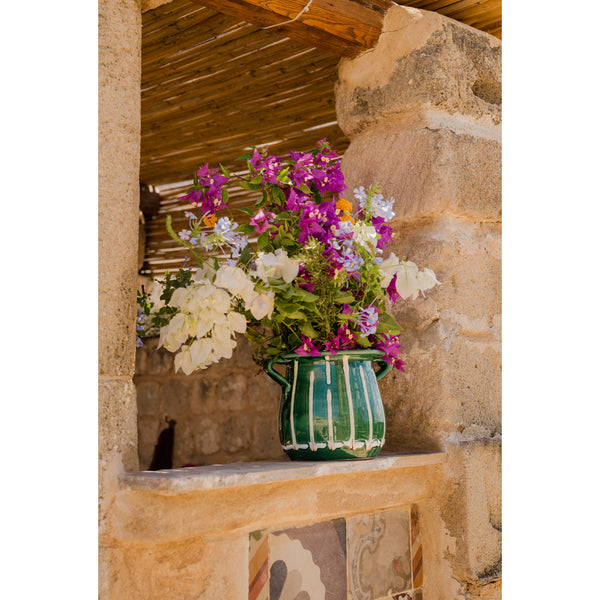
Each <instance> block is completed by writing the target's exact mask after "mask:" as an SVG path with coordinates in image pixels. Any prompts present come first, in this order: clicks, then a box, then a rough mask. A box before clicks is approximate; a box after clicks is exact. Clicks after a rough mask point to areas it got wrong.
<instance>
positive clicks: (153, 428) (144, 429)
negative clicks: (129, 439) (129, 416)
mask: <svg viewBox="0 0 600 600" xmlns="http://www.w3.org/2000/svg"><path fill="white" fill-rule="evenodd" d="M164 426H165V422H164V420H163V419H159V418H157V417H140V418H139V419H138V449H139V450H138V452H139V460H140V469H142V471H146V470H148V469H149V468H150V464H151V463H152V457H153V455H154V447H155V446H156V442H157V441H158V436H159V434H160V432H161V430H162V429H163V427H164Z"/></svg>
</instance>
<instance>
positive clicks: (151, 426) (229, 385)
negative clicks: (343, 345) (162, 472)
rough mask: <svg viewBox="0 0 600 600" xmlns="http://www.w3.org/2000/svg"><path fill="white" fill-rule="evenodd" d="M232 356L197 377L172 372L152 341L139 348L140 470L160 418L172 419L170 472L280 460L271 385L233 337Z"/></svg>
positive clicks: (275, 390) (246, 346)
mask: <svg viewBox="0 0 600 600" xmlns="http://www.w3.org/2000/svg"><path fill="white" fill-rule="evenodd" d="M237 343H238V346H237V347H236V348H235V350H234V354H233V356H232V357H231V358H230V359H228V360H225V359H224V360H222V361H221V362H219V363H218V364H216V365H211V366H210V367H208V368H207V369H205V370H203V371H197V372H195V373H192V374H191V375H184V374H183V373H182V372H181V371H179V373H175V369H174V367H173V357H174V354H173V353H171V352H169V351H167V350H165V349H164V348H161V349H160V350H157V346H158V338H149V339H147V340H145V342H144V346H143V347H142V348H138V350H137V359H136V374H135V377H134V382H135V384H136V387H137V399H138V436H139V437H138V444H139V459H140V469H147V468H148V467H149V466H150V463H151V461H152V455H153V452H154V447H155V445H156V443H157V439H158V436H159V433H160V431H162V430H163V429H164V428H165V427H166V424H165V415H168V416H169V418H170V419H175V420H176V421H177V424H176V425H175V441H174V447H173V467H174V468H176V467H181V466H183V465H185V464H190V463H191V464H195V465H210V464H216V463H233V462H246V461H251V460H274V459H281V458H284V457H285V454H284V453H283V451H282V450H281V446H280V444H279V437H278V435H279V434H278V431H279V430H278V424H277V419H278V411H279V396H280V392H281V388H280V386H278V385H277V384H276V383H275V382H274V381H273V380H272V379H270V378H269V377H268V376H267V375H266V374H265V373H264V372H263V371H262V370H261V369H259V368H258V366H257V365H256V363H254V362H253V360H252V346H251V345H250V343H249V342H248V341H247V340H246V339H245V338H244V337H243V336H238V337H237Z"/></svg>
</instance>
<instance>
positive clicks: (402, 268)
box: [396, 261, 419, 299]
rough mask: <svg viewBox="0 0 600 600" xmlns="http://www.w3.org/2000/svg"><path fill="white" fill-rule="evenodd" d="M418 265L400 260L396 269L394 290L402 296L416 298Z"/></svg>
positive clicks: (417, 292)
mask: <svg viewBox="0 0 600 600" xmlns="http://www.w3.org/2000/svg"><path fill="white" fill-rule="evenodd" d="M418 273H419V267H417V265H415V263H413V262H410V261H404V262H401V263H400V265H399V268H398V270H397V271H396V291H397V292H398V293H399V294H400V296H402V298H410V297H411V296H412V298H413V299H414V298H416V297H417V296H418V295H419V284H418V282H417V275H418Z"/></svg>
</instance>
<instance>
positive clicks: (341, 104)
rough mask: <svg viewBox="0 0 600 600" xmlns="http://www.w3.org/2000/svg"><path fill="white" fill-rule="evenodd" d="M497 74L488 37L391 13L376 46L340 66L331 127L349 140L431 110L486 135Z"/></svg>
mask: <svg viewBox="0 0 600 600" xmlns="http://www.w3.org/2000/svg"><path fill="white" fill-rule="evenodd" d="M501 68H502V66H501V42H500V40H498V39H497V38H495V37H494V36H491V35H489V34H487V33H484V32H482V31H479V30H477V29H474V28H472V27H469V26H467V25H464V24H462V23H458V22H457V21H454V20H453V19H449V18H447V17H444V16H442V15H440V14H438V13H434V12H429V11H423V10H417V9H414V8H409V7H404V6H396V7H393V8H392V9H390V10H389V11H388V13H387V15H386V18H385V21H384V26H383V31H382V34H381V37H380V39H379V42H378V44H377V46H376V47H375V48H374V49H373V50H372V51H368V52H365V53H364V54H362V55H361V56H360V57H358V58H356V59H353V60H350V59H343V60H342V61H341V63H340V66H339V69H338V83H337V86H336V98H337V100H336V110H337V115H338V122H339V124H340V127H341V128H342V129H343V131H344V132H345V133H346V134H347V135H348V136H355V135H356V134H358V133H360V132H362V131H364V130H365V129H367V128H369V127H371V126H373V125H376V124H377V123H379V122H381V121H384V120H385V121H386V122H388V124H389V122H390V120H393V119H398V118H400V119H401V118H403V117H406V115H409V114H410V113H420V112H423V111H431V110H434V111H442V112H445V113H448V114H452V115H455V114H458V115H464V116H468V117H469V118H470V119H471V120H473V121H474V122H477V123H478V124H479V125H481V126H487V127H494V126H495V125H498V124H499V123H500V120H501V102H502V76H501Z"/></svg>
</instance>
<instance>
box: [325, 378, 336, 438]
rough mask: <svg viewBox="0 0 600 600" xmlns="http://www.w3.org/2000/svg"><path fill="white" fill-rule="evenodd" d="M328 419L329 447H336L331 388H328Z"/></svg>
mask: <svg viewBox="0 0 600 600" xmlns="http://www.w3.org/2000/svg"><path fill="white" fill-rule="evenodd" d="M327 420H328V421H329V449H330V450H334V449H335V440H334V439H333V408H332V406H331V390H327Z"/></svg>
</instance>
